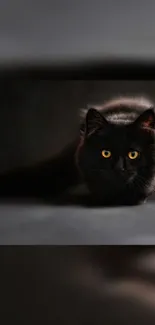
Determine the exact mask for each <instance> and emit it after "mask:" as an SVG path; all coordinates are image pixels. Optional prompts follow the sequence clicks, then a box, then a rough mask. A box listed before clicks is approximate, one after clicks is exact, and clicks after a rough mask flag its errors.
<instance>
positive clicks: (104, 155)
mask: <svg viewBox="0 0 155 325" xmlns="http://www.w3.org/2000/svg"><path fill="white" fill-rule="evenodd" d="M102 157H104V158H110V157H111V151H109V150H102Z"/></svg>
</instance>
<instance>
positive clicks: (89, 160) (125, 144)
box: [0, 98, 155, 205]
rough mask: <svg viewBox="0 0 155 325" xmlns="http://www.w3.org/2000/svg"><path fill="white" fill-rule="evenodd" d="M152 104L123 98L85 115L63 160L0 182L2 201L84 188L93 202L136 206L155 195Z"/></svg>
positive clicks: (33, 167) (19, 173)
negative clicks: (85, 187)
mask: <svg viewBox="0 0 155 325" xmlns="http://www.w3.org/2000/svg"><path fill="white" fill-rule="evenodd" d="M154 139H155V113H154V110H153V106H152V103H151V102H149V101H147V100H145V99H142V100H141V99H139V98H135V99H133V98H120V99H116V100H115V99H114V100H112V101H109V102H107V103H105V104H104V105H103V106H101V107H94V108H90V109H89V110H88V111H86V112H84V116H83V119H82V123H81V127H80V136H79V138H78V139H77V140H75V141H74V142H73V143H72V144H71V146H70V147H69V148H67V149H65V150H64V152H62V153H61V155H60V156H59V157H56V158H55V159H51V160H49V161H47V162H45V163H42V164H38V165H36V166H32V167H29V168H26V169H21V170H17V171H15V172H10V173H8V174H7V175H3V176H2V177H1V179H0V184H1V191H0V195H1V196H17V195H18V196H21V195H22V196H23V195H25V196H34V197H35V196H40V197H52V198H53V197H57V198H58V197H60V195H61V194H62V193H64V192H65V191H66V190H67V189H69V188H70V187H72V186H76V185H77V184H79V183H80V182H84V183H85V184H86V185H87V187H88V189H89V190H90V195H91V202H93V204H94V203H97V204H101V205H135V204H138V203H140V202H142V201H144V200H145V199H146V198H147V197H148V196H149V195H150V194H151V193H152V192H153V191H154V189H155V142H154Z"/></svg>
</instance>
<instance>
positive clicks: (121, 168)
mask: <svg viewBox="0 0 155 325" xmlns="http://www.w3.org/2000/svg"><path fill="white" fill-rule="evenodd" d="M116 169H117V170H118V171H119V172H122V173H123V172H124V171H125V166H124V161H123V159H122V158H119V160H118V162H117V164H116Z"/></svg>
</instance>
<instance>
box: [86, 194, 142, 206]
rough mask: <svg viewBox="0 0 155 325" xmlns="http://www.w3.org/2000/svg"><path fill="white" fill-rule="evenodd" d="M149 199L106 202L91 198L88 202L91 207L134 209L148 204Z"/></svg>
mask: <svg viewBox="0 0 155 325" xmlns="http://www.w3.org/2000/svg"><path fill="white" fill-rule="evenodd" d="M146 201H147V199H125V200H119V199H118V200H104V199H96V198H95V197H93V196H91V197H90V199H89V200H88V206H90V207H132V206H138V205H142V204H144V203H146Z"/></svg>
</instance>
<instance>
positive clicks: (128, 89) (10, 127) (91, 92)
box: [0, 74, 155, 171]
mask: <svg viewBox="0 0 155 325" xmlns="http://www.w3.org/2000/svg"><path fill="white" fill-rule="evenodd" d="M10 76H11V77H10ZM0 83H1V84H0V85H1V96H0V107H1V109H0V148H1V153H0V154H1V159H0V170H1V171H4V170H7V169H11V168H13V167H17V166H20V165H25V164H26V165H27V164H32V163H34V162H37V161H41V160H44V159H47V158H49V157H51V156H52V155H54V154H57V153H58V152H59V151H60V150H61V149H62V148H63V147H64V146H65V145H66V144H68V143H70V142H71V141H72V140H73V139H74V138H75V136H76V135H77V132H78V123H79V111H80V108H86V107H87V105H90V104H98V103H103V102H104V101H105V100H107V99H110V98H111V97H113V96H121V95H123V96H124V95H130V96H146V97H148V98H150V99H152V100H153V101H155V81H154V80H139V81H136V80H130V81H127V80H113V81H112V80H58V79H55V80H49V79H47V80H42V79H41V80H38V79H37V80H35V78H33V79H31V78H30V77H26V78H23V77H18V78H17V77H16V74H13V75H12V74H11V75H7V77H5V74H4V75H3V76H1V80H0Z"/></svg>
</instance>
